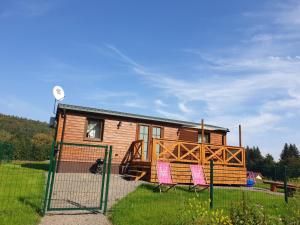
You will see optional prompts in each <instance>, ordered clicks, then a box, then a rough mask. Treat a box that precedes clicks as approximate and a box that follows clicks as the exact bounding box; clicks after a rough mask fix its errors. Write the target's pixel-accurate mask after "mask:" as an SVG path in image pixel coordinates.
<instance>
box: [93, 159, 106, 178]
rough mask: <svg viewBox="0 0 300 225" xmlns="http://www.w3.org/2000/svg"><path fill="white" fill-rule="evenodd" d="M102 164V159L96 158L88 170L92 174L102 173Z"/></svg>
mask: <svg viewBox="0 0 300 225" xmlns="http://www.w3.org/2000/svg"><path fill="white" fill-rule="evenodd" d="M103 164H104V160H103V159H101V158H100V159H97V160H96V163H94V164H93V165H92V166H91V168H90V172H91V173H94V174H102V172H103Z"/></svg>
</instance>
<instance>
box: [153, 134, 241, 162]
mask: <svg viewBox="0 0 300 225" xmlns="http://www.w3.org/2000/svg"><path fill="white" fill-rule="evenodd" d="M156 146H159V154H158V155H157V154H156V151H157V147H156ZM152 149H153V150H152V161H156V160H165V161H171V162H187V163H201V164H208V163H209V161H210V160H211V159H212V160H214V163H215V164H216V165H228V166H238V167H245V165H246V162H245V150H244V148H242V147H234V146H224V145H212V144H205V143H201V144H199V143H192V142H181V141H176V140H166V139H153V145H152Z"/></svg>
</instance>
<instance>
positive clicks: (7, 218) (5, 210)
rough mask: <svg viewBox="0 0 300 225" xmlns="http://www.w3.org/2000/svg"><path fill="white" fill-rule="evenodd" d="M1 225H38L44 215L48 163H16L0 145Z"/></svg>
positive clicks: (4, 145)
mask: <svg viewBox="0 0 300 225" xmlns="http://www.w3.org/2000/svg"><path fill="white" fill-rule="evenodd" d="M0 157H1V158H0V224H1V225H18V224H20V225H21V224H36V223H37V222H38V221H39V218H40V215H41V213H42V204H43V195H44V188H45V184H46V182H45V181H46V170H47V168H48V162H29V161H14V160H13V147H12V146H11V145H9V144H7V143H0Z"/></svg>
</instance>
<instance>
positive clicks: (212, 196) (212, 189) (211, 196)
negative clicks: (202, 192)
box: [209, 160, 214, 209]
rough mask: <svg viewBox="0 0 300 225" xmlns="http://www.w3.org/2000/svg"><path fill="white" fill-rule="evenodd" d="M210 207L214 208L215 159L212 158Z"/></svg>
mask: <svg viewBox="0 0 300 225" xmlns="http://www.w3.org/2000/svg"><path fill="white" fill-rule="evenodd" d="M209 199H210V209H213V208H214V161H213V160H210V192H209Z"/></svg>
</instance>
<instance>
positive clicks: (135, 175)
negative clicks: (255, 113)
mask: <svg viewBox="0 0 300 225" xmlns="http://www.w3.org/2000/svg"><path fill="white" fill-rule="evenodd" d="M145 175H146V171H142V170H135V169H129V170H128V171H127V173H125V174H123V176H124V177H126V178H128V179H130V180H134V181H138V180H140V179H142V178H143V177H144V176H145Z"/></svg>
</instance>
